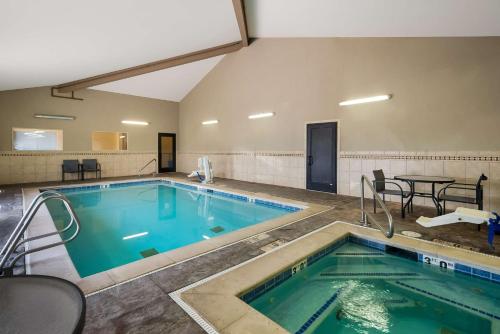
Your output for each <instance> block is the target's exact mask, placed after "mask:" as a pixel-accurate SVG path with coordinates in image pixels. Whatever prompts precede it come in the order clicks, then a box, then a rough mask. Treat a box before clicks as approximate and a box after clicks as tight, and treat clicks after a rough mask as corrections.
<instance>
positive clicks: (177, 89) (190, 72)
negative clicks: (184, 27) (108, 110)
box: [92, 56, 224, 102]
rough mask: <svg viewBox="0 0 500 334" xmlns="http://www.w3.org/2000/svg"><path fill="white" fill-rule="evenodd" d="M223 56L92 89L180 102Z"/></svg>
mask: <svg viewBox="0 0 500 334" xmlns="http://www.w3.org/2000/svg"><path fill="white" fill-rule="evenodd" d="M223 57H224V56H218V57H213V58H209V59H204V60H200V61H197V62H194V63H189V64H186V65H182V66H177V67H172V68H168V69H165V70H161V71H157V72H151V73H148V74H144V75H139V76H136V77H132V78H128V79H123V80H119V81H114V82H109V83H106V84H103V85H99V86H95V87H92V89H97V90H104V91H108V92H115V93H122V94H129V95H137V96H143V97H151V98H155V99H161V100H169V101H177V102H179V101H180V100H182V99H183V98H184V96H186V95H187V93H189V92H190V91H191V89H193V88H194V86H196V85H197V84H198V82H200V81H201V79H203V77H204V76H205V75H207V73H208V72H210V70H212V68H213V67H214V66H215V65H217V63H218V62H219V61H220V60H221V59H222V58H223Z"/></svg>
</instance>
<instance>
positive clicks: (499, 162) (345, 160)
mask: <svg viewBox="0 0 500 334" xmlns="http://www.w3.org/2000/svg"><path fill="white" fill-rule="evenodd" d="M339 160H340V161H339V182H338V188H339V193H341V194H346V195H347V194H349V195H352V196H359V194H360V179H361V174H365V175H367V176H369V177H370V178H373V170H374V169H382V170H384V173H385V175H386V177H394V176H396V175H401V174H413V175H438V176H449V177H453V178H455V179H456V181H457V182H467V183H474V184H475V183H476V182H477V180H478V178H479V176H480V175H481V173H484V174H485V175H486V176H487V177H488V181H486V182H483V185H484V209H485V210H500V152H394V151H391V152H379V151H377V152H341V153H340V159H339ZM400 183H401V182H400ZM430 187H431V186H430V185H417V191H418V190H420V191H422V190H425V191H430ZM406 188H408V187H407V186H406ZM438 188H439V189H440V187H438ZM449 193H450V194H452V193H453V192H452V191H450V192H449ZM455 194H463V192H455ZM472 195H473V194H472ZM388 199H389V200H394V201H396V200H398V198H391V197H390V196H389V197H388ZM414 203H415V204H417V205H426V206H433V203H432V199H430V198H425V199H424V198H415V199H414ZM459 205H460V206H467V205H466V204H459ZM456 206H458V204H453V203H451V202H449V203H447V208H449V209H452V208H455V207H456ZM469 207H475V206H469Z"/></svg>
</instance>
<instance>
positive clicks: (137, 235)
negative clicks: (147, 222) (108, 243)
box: [122, 232, 149, 240]
mask: <svg viewBox="0 0 500 334" xmlns="http://www.w3.org/2000/svg"><path fill="white" fill-rule="evenodd" d="M148 234H149V232H142V233H137V234H132V235H127V236H126V237H123V238H122V239H123V240H128V239H133V238H138V237H142V236H145V235H148Z"/></svg>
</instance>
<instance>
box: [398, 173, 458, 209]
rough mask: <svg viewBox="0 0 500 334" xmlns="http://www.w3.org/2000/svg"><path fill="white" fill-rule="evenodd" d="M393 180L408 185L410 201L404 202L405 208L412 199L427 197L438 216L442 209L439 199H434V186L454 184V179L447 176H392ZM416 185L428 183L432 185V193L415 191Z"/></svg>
mask: <svg viewBox="0 0 500 334" xmlns="http://www.w3.org/2000/svg"><path fill="white" fill-rule="evenodd" d="M394 179H395V180H400V181H404V182H407V183H409V184H410V193H411V195H410V199H409V200H408V201H407V202H406V205H405V207H404V208H405V209H406V207H407V206H408V205H409V204H410V203H412V200H413V197H415V196H417V197H428V198H432V201H433V202H434V205H435V206H436V210H437V214H438V216H439V215H441V214H442V213H443V207H442V206H441V204H440V203H439V199H438V198H437V197H436V184H448V183H454V182H455V179H454V178H451V177H447V176H425V175H398V176H394ZM416 183H430V184H431V185H432V191H431V192H430V193H426V192H420V191H418V192H417V191H415V184H416Z"/></svg>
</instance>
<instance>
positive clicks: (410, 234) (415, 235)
mask: <svg viewBox="0 0 500 334" xmlns="http://www.w3.org/2000/svg"><path fill="white" fill-rule="evenodd" d="M401 234H402V235H405V236H407V237H410V238H422V234H420V233H418V232H413V231H403V232H401Z"/></svg>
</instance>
